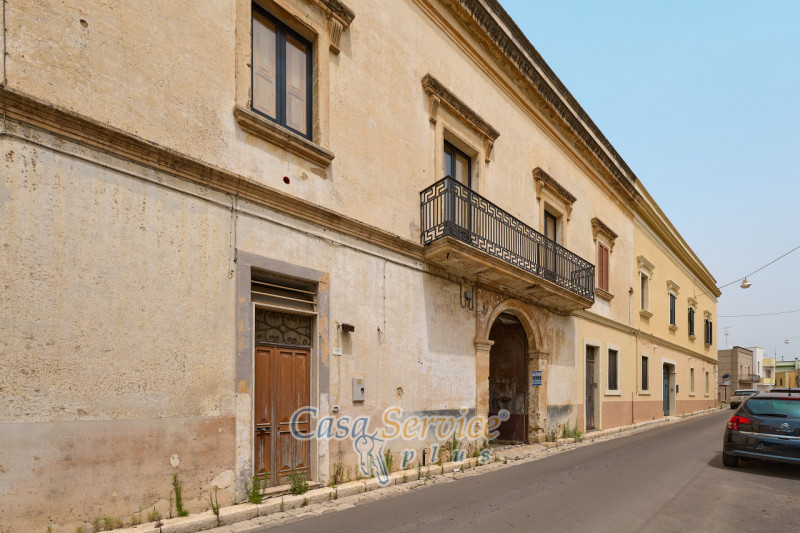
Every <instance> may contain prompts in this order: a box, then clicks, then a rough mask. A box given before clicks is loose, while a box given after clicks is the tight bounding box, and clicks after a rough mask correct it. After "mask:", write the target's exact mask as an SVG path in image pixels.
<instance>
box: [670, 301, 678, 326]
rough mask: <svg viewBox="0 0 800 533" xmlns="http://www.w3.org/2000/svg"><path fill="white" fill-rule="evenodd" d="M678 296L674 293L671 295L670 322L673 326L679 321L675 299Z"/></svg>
mask: <svg viewBox="0 0 800 533" xmlns="http://www.w3.org/2000/svg"><path fill="white" fill-rule="evenodd" d="M676 299H677V298H676V296H675V295H674V294H672V293H670V295H669V323H670V325H672V326H676V325H677V322H675V300H676Z"/></svg>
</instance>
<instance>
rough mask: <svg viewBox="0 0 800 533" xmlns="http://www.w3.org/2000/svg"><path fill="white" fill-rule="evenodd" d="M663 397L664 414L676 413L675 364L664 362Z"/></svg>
mask: <svg viewBox="0 0 800 533" xmlns="http://www.w3.org/2000/svg"><path fill="white" fill-rule="evenodd" d="M661 390H662V392H661V399H662V402H663V404H664V416H674V415H675V396H676V395H675V393H676V390H675V365H674V364H670V363H664V372H663V379H662V386H661Z"/></svg>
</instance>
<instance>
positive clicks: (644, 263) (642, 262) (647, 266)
mask: <svg viewBox="0 0 800 533" xmlns="http://www.w3.org/2000/svg"><path fill="white" fill-rule="evenodd" d="M636 262H637V263H638V264H639V270H640V271H641V270H647V272H648V274H651V275H652V273H653V271H654V270H655V269H656V266H655V265H654V264H653V263H651V262H650V261H648V260H647V259H646V258H645V256H643V255H640V256H638V257H637V258H636Z"/></svg>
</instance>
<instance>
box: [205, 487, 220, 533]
mask: <svg viewBox="0 0 800 533" xmlns="http://www.w3.org/2000/svg"><path fill="white" fill-rule="evenodd" d="M208 504H209V505H210V506H211V512H212V513H214V516H216V517H217V525H218V526H219V525H220V524H219V500H218V499H217V487H214V494H209V495H208Z"/></svg>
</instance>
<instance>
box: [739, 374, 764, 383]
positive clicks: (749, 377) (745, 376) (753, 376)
mask: <svg viewBox="0 0 800 533" xmlns="http://www.w3.org/2000/svg"><path fill="white" fill-rule="evenodd" d="M739 381H750V382H752V383H758V382H759V381H761V376H760V375H758V374H741V375H740V376H739Z"/></svg>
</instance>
